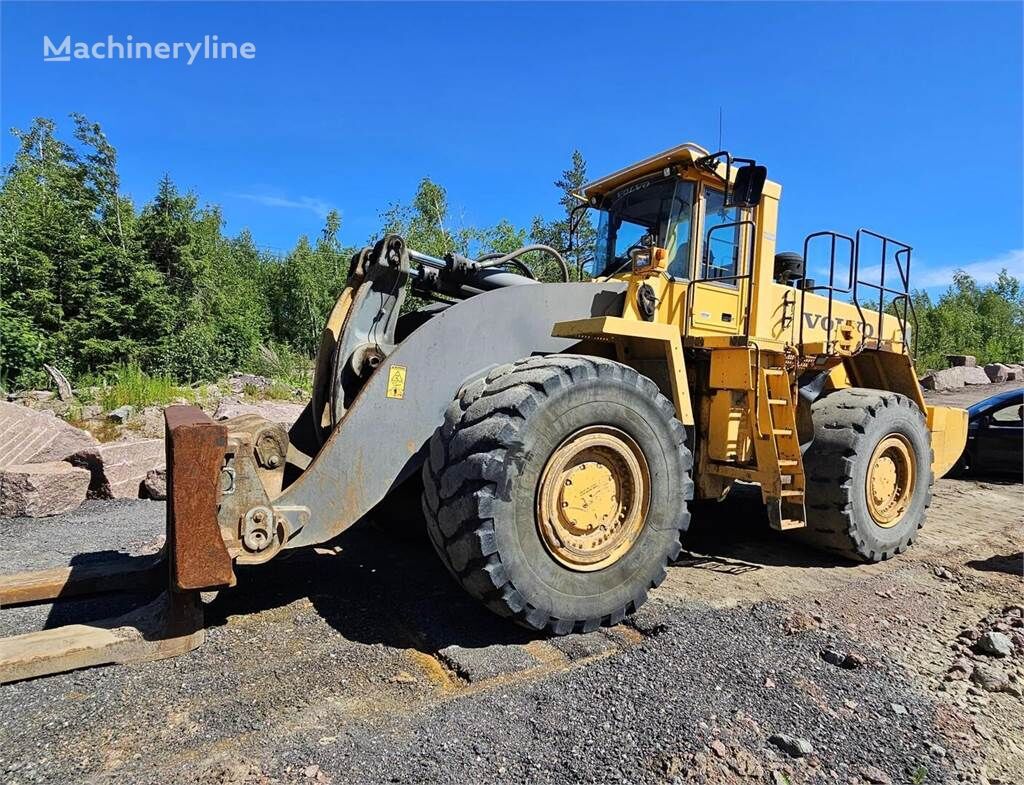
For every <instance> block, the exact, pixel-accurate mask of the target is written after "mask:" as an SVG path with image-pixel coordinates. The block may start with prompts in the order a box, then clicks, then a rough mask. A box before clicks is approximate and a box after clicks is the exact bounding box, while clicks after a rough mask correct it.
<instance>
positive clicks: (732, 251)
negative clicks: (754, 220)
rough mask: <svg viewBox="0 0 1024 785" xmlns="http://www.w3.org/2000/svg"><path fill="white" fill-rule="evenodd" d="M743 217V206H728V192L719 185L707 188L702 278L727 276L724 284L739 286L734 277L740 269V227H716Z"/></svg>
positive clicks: (705, 195) (705, 192)
mask: <svg viewBox="0 0 1024 785" xmlns="http://www.w3.org/2000/svg"><path fill="white" fill-rule="evenodd" d="M739 220H740V213H739V209H738V208H736V207H726V206H725V194H724V193H723V192H722V191H719V190H718V189H715V188H705V189H704V252H703V258H702V259H701V268H700V277H701V278H707V279H710V280H714V279H716V278H724V279H726V280H723V281H722V284H723V285H727V286H736V283H737V282H736V280H735V279H734V278H733V279H731V280H730V277H731V276H734V275H736V274H737V273H738V272H739V257H740V227H738V226H730V227H729V228H726V229H715V227H717V226H724V225H726V224H731V223H735V222H737V221H739ZM709 233H710V240H709V239H708V238H709Z"/></svg>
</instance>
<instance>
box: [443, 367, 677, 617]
mask: <svg viewBox="0 0 1024 785" xmlns="http://www.w3.org/2000/svg"><path fill="white" fill-rule="evenodd" d="M685 441H686V435H685V430H684V429H683V426H682V424H681V423H680V422H679V421H678V420H677V419H676V418H675V411H674V408H673V406H672V404H671V403H670V402H669V401H668V400H667V399H666V398H665V397H664V396H663V395H661V393H660V392H659V391H658V388H657V386H656V385H655V384H654V382H652V381H651V380H650V379H648V378H646V377H644V376H641V375H640V374H638V373H637V372H636V371H634V370H633V369H632V368H629V367H628V366H625V365H622V364H620V363H616V362H612V361H610V360H606V359H602V358H597V357H587V356H579V355H553V356H549V357H534V358H527V359H524V360H520V361H518V362H516V363H514V364H511V365H504V366H501V367H499V368H496V369H495V370H493V371H492V372H491V373H490V374H488V375H487V377H486V378H484V379H479V380H477V381H475V382H473V383H471V384H470V385H468V386H467V387H466V388H465V389H464V390H463V391H462V392H461V393H460V395H459V396H458V397H457V398H456V399H455V401H454V402H453V403H452V405H451V406H450V407H449V408H448V411H447V412H446V415H445V422H444V424H443V425H442V426H441V428H439V429H438V430H437V431H436V433H435V434H434V436H433V438H432V439H431V442H430V457H429V459H428V460H427V461H426V462H425V464H424V468H423V482H424V494H423V509H424V513H425V516H426V519H427V530H428V532H429V534H430V538H431V542H432V543H433V544H434V547H435V549H436V550H437V552H438V555H439V556H440V557H441V560H442V561H443V562H444V563H445V565H446V566H447V567H448V569H449V571H450V572H451V573H452V575H453V576H454V577H455V579H456V580H457V581H458V582H459V583H460V584H461V585H462V586H463V587H464V588H465V589H466V590H467V591H468V592H469V593H470V594H472V595H473V596H475V597H477V598H478V599H479V600H480V601H481V602H483V603H484V604H485V605H486V606H487V607H488V608H490V609H491V610H492V611H494V612H495V613H497V614H499V615H501V616H506V617H511V618H512V619H514V620H515V621H516V622H518V623H519V624H522V625H523V626H526V627H529V628H531V629H534V630H547V631H550V632H553V633H556V634H567V633H570V632H584V631H589V630H593V629H596V628H597V627H598V626H599V625H602V624H605V625H610V624H617V623H618V622H620V621H622V619H623V618H624V617H625V616H626V615H627V614H629V613H632V612H633V611H634V610H636V608H638V607H639V606H640V605H641V604H643V602H644V601H645V600H646V599H647V592H648V590H649V589H651V588H653V587H655V586H657V585H658V584H660V583H661V581H662V580H664V578H665V574H666V573H665V569H666V566H667V564H668V563H669V562H671V561H672V560H674V559H675V558H676V556H678V554H679V551H680V542H679V538H680V535H681V534H682V532H685V531H686V528H687V526H688V525H689V512H688V511H687V502H688V501H689V500H690V499H691V498H692V496H693V483H692V482H691V480H690V469H691V466H692V459H691V456H690V452H689V450H688V449H687V448H686V444H685Z"/></svg>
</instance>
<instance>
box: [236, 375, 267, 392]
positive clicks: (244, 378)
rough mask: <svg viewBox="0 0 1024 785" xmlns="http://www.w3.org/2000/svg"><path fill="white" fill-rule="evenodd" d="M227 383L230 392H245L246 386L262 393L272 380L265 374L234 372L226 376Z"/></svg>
mask: <svg viewBox="0 0 1024 785" xmlns="http://www.w3.org/2000/svg"><path fill="white" fill-rule="evenodd" d="M228 385H229V386H230V387H231V392H234V393H240V392H245V389H246V388H247V387H248V388H249V389H250V390H256V391H258V392H261V393H262V392H266V391H267V390H269V389H270V387H271V385H273V381H272V380H270V379H268V378H267V377H266V376H257V375H256V374H252V373H234V374H231V376H230V377H228Z"/></svg>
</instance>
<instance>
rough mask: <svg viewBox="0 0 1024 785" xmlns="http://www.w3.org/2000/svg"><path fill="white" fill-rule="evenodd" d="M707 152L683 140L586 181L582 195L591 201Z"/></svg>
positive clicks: (772, 190) (770, 190)
mask: <svg viewBox="0 0 1024 785" xmlns="http://www.w3.org/2000/svg"><path fill="white" fill-rule="evenodd" d="M706 155H710V152H709V151H708V150H705V149H704V148H703V147H701V146H700V145H699V144H696V143H695V142H683V144H680V145H676V146H675V147H672V148H670V149H668V150H664V151H663V152H660V153H657V154H656V155H652V156H651V157H650V158H645V159H644V160H642V161H640V162H638V163H635V164H632V165H630V166H627V167H625V168H624V169H619V170H618V171H616V172H612V173H611V174H609V175H606V176H604V177H602V178H600V179H598V180H593V181H592V182H589V183H587V184H586V185H584V186H583V188H581V189H580V193H581V195H582V196H583V197H584V198H586V200H587V201H590V199H591V198H593V197H595V196H604V195H605V194H608V193H611V192H612V191H614V190H616V189H617V188H619V187H620V186H623V185H625V184H626V183H630V182H632V181H634V180H638V179H640V178H641V177H644V176H646V175H650V174H654V173H655V172H659V171H661V170H662V169H665V168H666V167H668V166H678V165H681V164H685V165H692V164H693V163H694V161H696V160H697V159H699V158H703V157H704V156H706ZM725 168H726V167H725V164H724V163H719V164H718V169H717V173H718V175H719V176H720V177H722V178H724V177H725ZM735 171H736V168H735V167H733V175H735ZM764 192H765V193H766V194H768V195H769V196H774V197H775V198H778V196H779V194H780V193H781V192H782V187H781V186H780V185H778V183H773V182H771V181H768V182H766V183H765V188H764Z"/></svg>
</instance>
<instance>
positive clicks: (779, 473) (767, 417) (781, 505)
mask: <svg viewBox="0 0 1024 785" xmlns="http://www.w3.org/2000/svg"><path fill="white" fill-rule="evenodd" d="M758 375H759V378H758V380H757V384H758V396H757V398H758V400H757V405H756V411H755V417H756V418H757V435H758V437H759V438H758V439H756V440H755V442H756V445H755V452H756V454H757V463H758V467H759V469H761V472H762V475H763V476H766V477H767V481H765V482H762V483H761V495H762V497H763V499H764V503H765V506H766V507H767V509H768V520H769V522H770V523H771V526H772V528H773V529H776V530H778V531H785V530H787V529H799V528H800V527H802V526H806V525H807V510H806V507H805V504H804V503H805V496H804V494H805V491H806V488H807V484H806V477H805V475H804V468H803V460H802V458H801V455H800V437H799V435H798V434H797V427H796V406H795V404H794V401H793V389H792V386H791V384H790V379H789V373H788V372H787V371H786V369H785V368H771V367H764V368H761V369H760V371H759V374H758Z"/></svg>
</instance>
